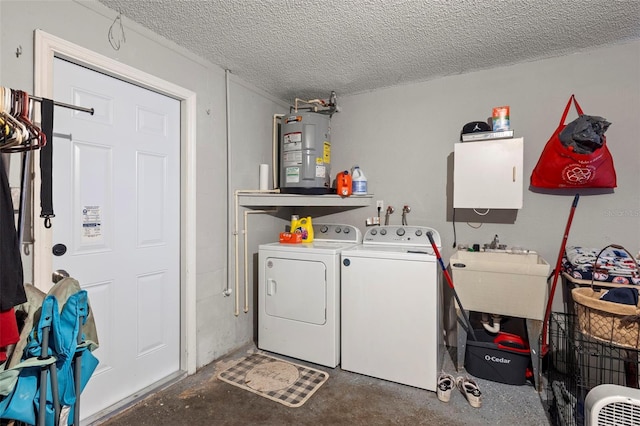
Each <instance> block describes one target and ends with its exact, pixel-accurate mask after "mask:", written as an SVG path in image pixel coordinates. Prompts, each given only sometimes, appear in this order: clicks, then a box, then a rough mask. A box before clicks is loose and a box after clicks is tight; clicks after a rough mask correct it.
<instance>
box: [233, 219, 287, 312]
mask: <svg viewBox="0 0 640 426" xmlns="http://www.w3.org/2000/svg"><path fill="white" fill-rule="evenodd" d="M276 211H278V210H277V209H269V210H245V211H244V230H243V231H242V232H243V234H244V313H245V314H246V313H247V312H249V249H248V245H249V221H248V217H249V215H250V214H264V213H275V212H276ZM237 294H238V293H237V292H236V295H237Z"/></svg>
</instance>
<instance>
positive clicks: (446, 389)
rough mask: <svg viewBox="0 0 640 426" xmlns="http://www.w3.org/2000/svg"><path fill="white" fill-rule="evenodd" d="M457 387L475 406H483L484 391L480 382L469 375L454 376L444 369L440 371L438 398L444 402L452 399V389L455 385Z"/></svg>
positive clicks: (470, 403)
mask: <svg viewBox="0 0 640 426" xmlns="http://www.w3.org/2000/svg"><path fill="white" fill-rule="evenodd" d="M454 386H455V387H457V388H458V390H460V392H462V395H464V397H465V399H466V400H467V401H468V402H469V405H471V406H472V407H474V408H480V407H481V406H482V392H480V387H479V386H478V384H477V383H476V382H475V381H473V380H472V379H470V378H469V377H458V378H454V377H453V376H452V375H451V374H447V373H445V372H444V371H443V372H442V373H440V376H439V377H438V387H437V389H436V394H437V395H438V399H439V400H440V401H442V402H449V400H450V399H451V390H452V389H453V387H454Z"/></svg>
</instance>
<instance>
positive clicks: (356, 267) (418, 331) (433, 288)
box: [341, 226, 442, 391]
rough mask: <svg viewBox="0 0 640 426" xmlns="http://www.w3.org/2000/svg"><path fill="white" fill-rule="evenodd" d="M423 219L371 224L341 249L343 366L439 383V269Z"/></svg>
mask: <svg viewBox="0 0 640 426" xmlns="http://www.w3.org/2000/svg"><path fill="white" fill-rule="evenodd" d="M429 231H430V232H431V233H432V235H433V239H434V242H435V244H436V246H438V249H439V248H440V246H441V241H440V234H439V233H438V232H437V231H435V230H434V229H432V228H428V227H424V226H380V227H374V228H369V230H367V232H366V233H365V235H364V239H363V243H362V245H360V246H355V247H352V248H349V249H346V250H343V251H342V266H341V269H342V301H341V302H342V310H341V312H342V318H341V321H342V339H341V345H342V360H341V368H342V369H343V370H347V371H352V372H355V373H360V374H365V375H367V376H372V377H377V378H380V379H385V380H390V381H393V382H397V383H402V384H405V385H410V386H415V387H418V388H422V389H427V390H430V391H435V390H436V382H437V376H438V373H439V371H440V369H439V365H440V364H439V363H440V359H441V358H440V351H441V343H442V332H441V321H440V286H441V281H440V279H439V277H440V274H439V271H438V263H437V262H438V261H437V258H436V256H435V253H434V251H433V248H432V246H431V243H430V241H429V239H428V237H427V232H429Z"/></svg>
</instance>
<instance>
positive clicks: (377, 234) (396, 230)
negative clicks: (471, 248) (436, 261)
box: [363, 225, 442, 247]
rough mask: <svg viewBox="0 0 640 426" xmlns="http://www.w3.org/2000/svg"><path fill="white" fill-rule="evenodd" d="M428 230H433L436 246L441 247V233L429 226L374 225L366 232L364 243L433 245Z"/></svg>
mask: <svg viewBox="0 0 640 426" xmlns="http://www.w3.org/2000/svg"><path fill="white" fill-rule="evenodd" d="M427 232H431V235H432V237H433V241H434V242H435V243H436V246H437V247H441V246H442V242H441V240H440V234H439V233H438V231H436V230H435V229H433V228H429V227H428V226H393V225H389V226H374V227H371V228H369V229H368V230H367V232H366V233H365V234H364V238H363V244H365V245H374V244H380V245H388V246H390V245H407V246H424V247H431V242H430V241H429V238H428V237H427Z"/></svg>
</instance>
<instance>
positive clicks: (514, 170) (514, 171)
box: [512, 166, 516, 182]
mask: <svg viewBox="0 0 640 426" xmlns="http://www.w3.org/2000/svg"><path fill="white" fill-rule="evenodd" d="M512 177H513V181H514V182H515V181H516V166H513V174H512Z"/></svg>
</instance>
